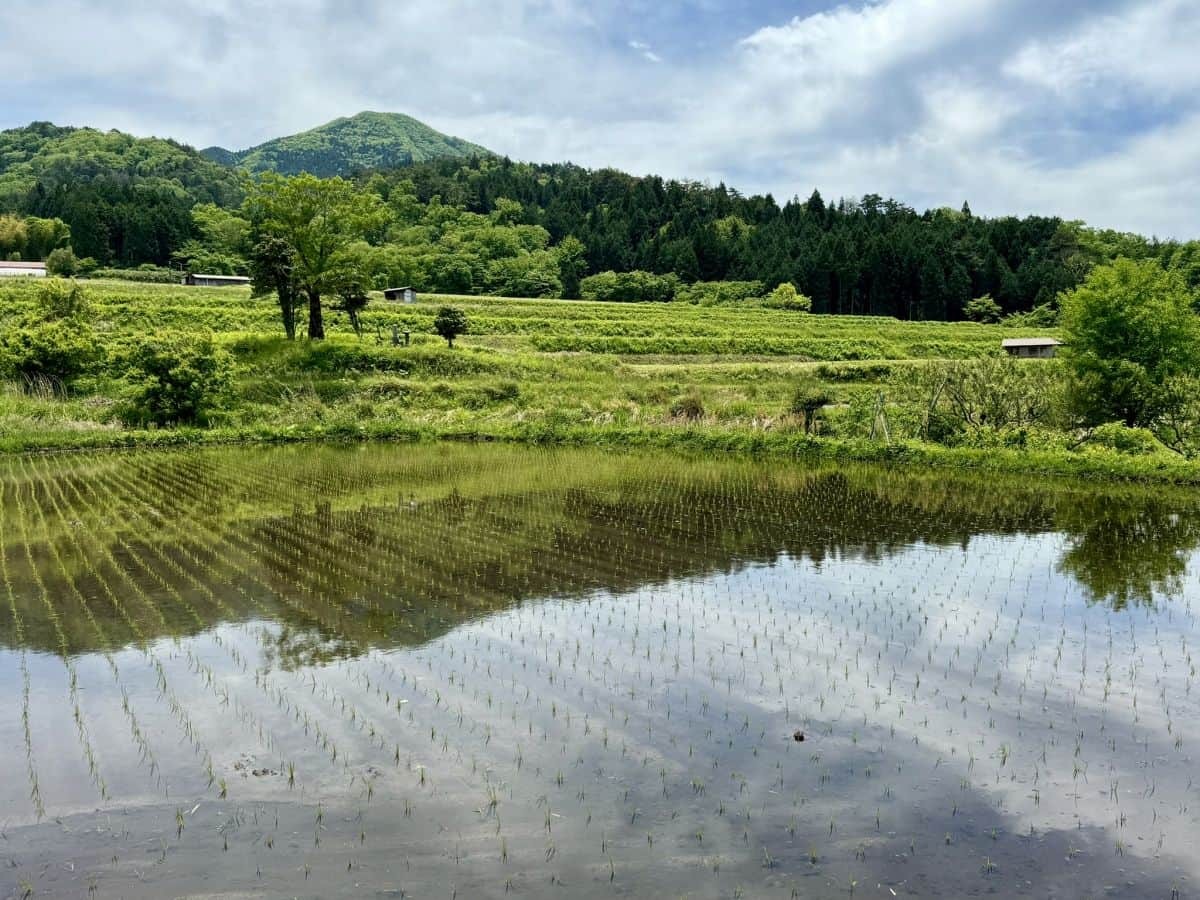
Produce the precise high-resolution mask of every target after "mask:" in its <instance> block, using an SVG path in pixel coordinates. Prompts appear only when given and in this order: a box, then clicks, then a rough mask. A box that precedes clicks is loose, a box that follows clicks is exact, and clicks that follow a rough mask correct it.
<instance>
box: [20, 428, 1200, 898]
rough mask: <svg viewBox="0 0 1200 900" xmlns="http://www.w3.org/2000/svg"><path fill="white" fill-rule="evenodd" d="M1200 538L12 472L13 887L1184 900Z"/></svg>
mask: <svg viewBox="0 0 1200 900" xmlns="http://www.w3.org/2000/svg"><path fill="white" fill-rule="evenodd" d="M1198 546H1200V497H1198V495H1197V494H1196V493H1194V492H1176V491H1169V490H1157V489H1156V490H1151V489H1137V488H1132V487H1119V486H1117V487H1113V486H1110V487H1095V486H1088V485H1083V484H1079V483H1071V482H1038V481H1036V480H1032V479H1028V478H1025V479H1019V480H1016V479H996V478H994V477H993V478H985V477H982V476H980V477H976V478H963V477H956V476H950V475H947V474H945V473H936V474H923V473H915V472H913V471H886V470H881V469H867V468H829V467H819V468H810V467H805V466H802V465H799V464H794V463H787V462H779V461H773V462H761V463H756V462H723V461H713V460H689V459H680V458H678V457H671V456H662V455H628V456H625V455H613V454H601V453H596V452H590V451H553V452H551V451H541V450H529V449H523V448H510V447H466V446H454V445H436V446H416V447H408V446H385V447H368V448H361V447H356V448H319V449H318V448H287V449H275V450H258V449H255V450H241V449H239V450H211V451H209V450H206V451H191V452H179V453H174V452H172V453H141V454H94V455H87V454H84V455H70V456H60V457H27V458H13V459H9V460H5V461H0V551H2V552H0V561H2V562H3V571H2V572H0V575H2V576H3V579H2V581H3V583H2V585H0V692H2V693H0V696H2V697H3V700H4V702H3V704H0V762H2V763H3V769H2V771H3V773H4V777H3V778H0V828H2V829H3V833H2V835H0V896H9V895H12V896H18V897H19V896H27V895H30V892H34V893H33V894H32V895H33V896H74V897H79V896H89V897H91V896H98V897H106V896H112V897H164V896H211V895H221V896H289V897H291V896H308V897H330V896H347V897H362V896H367V897H369V896H397V897H398V896H409V897H456V896H457V897H463V898H469V897H487V896H496V897H499V896H503V895H506V894H515V895H517V896H539V897H540V896H560V895H561V896H569V895H573V896H576V897H608V896H612V895H617V896H636V897H648V896H671V897H673V896H693V897H739V896H740V897H793V896H803V897H811V896H817V897H821V896H828V897H848V896H864V897H866V896H871V897H876V896H878V897H891V896H901V895H905V896H930V895H941V896H955V897H957V896H965V895H974V894H985V893H987V894H997V895H1000V896H1012V895H1029V896H1064V897H1075V896H1081V895H1097V894H1106V893H1107V894H1111V895H1113V896H1146V897H1172V896H1180V897H1187V896H1193V895H1195V893H1196V891H1197V889H1198V888H1197V877H1198V876H1200V860H1198V859H1197V855H1196V853H1195V847H1196V845H1197V843H1198V842H1200V796H1198V791H1200V788H1198V786H1197V785H1196V784H1195V783H1194V778H1195V777H1196V773H1197V771H1198V770H1200V767H1197V765H1196V761H1195V759H1194V754H1195V748H1196V747H1197V745H1198V744H1200V716H1198V713H1200V709H1198V697H1200V692H1198V691H1197V690H1196V688H1195V682H1196V661H1195V658H1194V654H1195V653H1196V648H1197V644H1198V642H1200V635H1198V631H1200V629H1198V626H1197V621H1196V613H1195V607H1196V605H1197V600H1198V599H1200V578H1198V575H1197V573H1198V571H1200V566H1198V565H1197V563H1198V561H1200V552H1198V550H1197V548H1198ZM800 736H802V737H803V740H797V737H800Z"/></svg>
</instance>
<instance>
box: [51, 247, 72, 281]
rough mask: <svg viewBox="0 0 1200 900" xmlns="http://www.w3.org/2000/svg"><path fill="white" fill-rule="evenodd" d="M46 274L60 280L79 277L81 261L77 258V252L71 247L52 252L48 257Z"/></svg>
mask: <svg viewBox="0 0 1200 900" xmlns="http://www.w3.org/2000/svg"><path fill="white" fill-rule="evenodd" d="M46 274H48V275H55V276H58V277H60V278H73V277H75V276H76V275H78V274H79V260H78V259H76V258H75V251H74V250H72V249H71V248H70V247H59V248H58V249H57V250H51V251H50V255H49V256H47V257H46Z"/></svg>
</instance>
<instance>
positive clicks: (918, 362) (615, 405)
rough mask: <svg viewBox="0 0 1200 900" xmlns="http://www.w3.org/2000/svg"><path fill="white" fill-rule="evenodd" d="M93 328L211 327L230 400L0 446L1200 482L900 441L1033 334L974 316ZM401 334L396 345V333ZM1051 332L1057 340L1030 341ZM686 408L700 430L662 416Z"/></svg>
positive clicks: (137, 302) (245, 319)
mask: <svg viewBox="0 0 1200 900" xmlns="http://www.w3.org/2000/svg"><path fill="white" fill-rule="evenodd" d="M89 287H90V291H91V295H92V300H93V306H94V311H93V314H92V316H91V319H92V321H93V322H94V324H95V327H96V329H97V331H98V333H99V334H100V335H101V339H102V341H104V342H105V343H106V344H109V345H112V346H116V345H119V344H121V343H123V342H126V341H128V340H130V339H135V338H137V337H139V336H142V335H148V334H157V333H162V332H164V331H179V332H212V333H214V334H215V336H216V339H217V342H218V344H219V345H221V346H222V347H224V348H225V349H226V350H228V351H229V352H230V353H231V354H232V355H233V357H234V359H235V361H236V378H235V382H234V385H233V387H232V389H231V392H230V395H229V396H228V397H226V398H225V400H224V401H223V403H222V408H221V409H220V410H219V411H218V412H217V413H216V414H215V415H214V416H213V421H212V423H211V425H210V427H208V428H205V429H195V428H189V429H159V430H136V429H131V428H128V427H125V426H123V425H121V424H119V423H118V422H117V421H116V417H115V413H114V408H115V406H116V401H117V397H118V395H119V393H120V391H121V389H122V384H121V381H120V380H119V376H120V374H121V373H119V372H109V373H107V374H106V375H105V376H104V377H98V378H96V379H94V380H92V381H91V382H89V383H85V384H83V385H81V386H80V388H79V390H77V392H76V394H75V395H73V396H72V397H70V398H67V399H63V398H57V397H53V396H31V395H30V394H29V393H28V392H27V391H24V390H22V389H21V388H19V387H18V386H16V385H8V386H6V387H5V388H4V389H3V391H0V451H9V452H12V451H28V450H43V449H65V448H80V447H105V446H163V445H175V444H190V443H219V442H242V441H302V440H333V439H340V440H346V439H353V440H360V439H365V438H375V439H392V440H395V439H407V440H413V439H472V440H506V441H538V442H558V443H572V444H598V445H603V446H658V447H678V448H684V447H687V448H693V449H700V450H705V451H709V452H722V453H727V452H737V453H766V454H777V455H798V454H802V455H807V456H819V457H831V458H839V459H842V458H844V459H858V460H880V461H888V462H911V463H915V464H919V465H933V466H958V467H967V468H983V469H995V470H1004V471H1046V472H1058V473H1076V474H1085V475H1089V476H1097V475H1099V476H1104V477H1116V478H1134V479H1139V480H1168V481H1177V482H1188V483H1200V467H1198V466H1195V465H1194V464H1189V463H1187V462H1184V461H1182V460H1179V459H1178V458H1176V457H1174V456H1172V455H1170V454H1168V453H1165V452H1164V453H1162V454H1155V455H1153V456H1150V457H1130V456H1122V455H1120V454H1117V453H1115V452H1111V451H1098V450H1091V451H1087V452H1073V451H1071V450H1069V449H1068V448H1069V447H1070V442H1069V441H1068V440H1067V438H1066V436H1065V435H1054V434H1049V433H1042V434H1034V435H1032V436H1031V437H1030V438H1029V439H1028V440H1024V439H1023V446H1021V447H1017V448H1006V447H1003V446H1000V447H997V448H985V449H965V448H961V447H959V448H950V447H942V446H938V445H930V444H920V443H917V442H915V441H913V440H912V439H911V437H912V434H911V429H909V430H908V431H906V430H905V423H904V415H903V414H902V413H903V411H902V410H897V411H896V413H895V415H894V416H893V422H892V433H891V437H892V438H893V440H891V441H883V440H875V441H871V440H868V439H867V438H868V433H869V424H870V423H869V422H865V421H864V419H863V415H864V413H863V410H864V409H867V408H868V407H869V406H870V405H871V404H872V403H874V402H875V398H876V397H877V396H878V395H879V394H880V392H881V391H888V390H890V387H889V384H890V382H891V381H892V380H894V379H897V378H902V377H903V375H904V373H906V372H908V371H910V370H912V369H913V368H914V367H920V366H924V365H927V364H928V362H929V361H930V360H935V359H947V358H953V359H963V358H971V357H979V356H985V355H998V354H999V353H1001V349H1000V343H1001V341H1002V340H1003V339H1004V338H1006V337H1011V336H1015V335H1032V334H1038V333H1039V332H1038V331H1036V330H1030V329H1009V328H1004V327H1001V326H984V325H976V324H971V323H939V322H926V323H913V322H900V321H897V320H894V319H882V318H867V317H853V316H812V315H806V314H801V313H795V312H789V311H784V310H774V309H768V308H762V307H756V306H744V307H732V306H716V307H714V306H709V307H705V306H692V305H689V304H685V303H673V304H630V303H595V302H585V301H561V300H519V299H506V298H494V297H432V296H424V297H422V298H421V299H420V301H419V302H418V303H416V304H413V305H410V306H405V305H401V304H391V303H387V302H386V301H383V300H382V299H381V298H378V297H377V298H375V299H374V300H373V302H372V304H371V306H370V307H369V308H368V310H367V312H366V314H365V315H364V316H363V319H364V322H365V332H366V333H365V334H364V336H363V338H362V339H358V338H356V337H355V336H354V335H353V334H352V333H351V332H350V331H349V327H348V323H347V322H346V321H345V320H344V317H342V316H340V315H339V314H337V313H333V312H330V314H329V322H328V328H329V331H330V336H329V339H328V340H326V341H325V342H320V343H310V342H308V341H306V340H298V341H296V342H288V341H287V340H285V339H284V338H283V336H282V334H281V328H280V327H279V325H278V323H277V311H276V308H275V306H274V303H273V301H272V300H271V299H270V298H265V299H258V300H255V299H251V298H250V297H249V296H248V292H247V291H246V290H244V289H205V288H189V287H182V286H177V285H153V284H132V283H117V282H103V281H99V282H91V283H90V284H89ZM35 289H36V286H35V285H32V284H28V283H22V284H4V285H0V309H2V310H4V313H2V314H0V316H5V315H8V316H16V315H19V314H21V313H22V312H23V311H25V310H27V309H29V308H31V307H32V303H33V296H34V293H33V292H34V290H35ZM449 303H452V304H455V305H458V306H460V307H462V308H463V309H464V310H465V311H466V312H467V314H468V316H469V317H470V320H471V332H470V334H468V335H466V336H465V337H463V338H461V339H460V341H459V343H458V345H456V348H455V349H454V350H449V349H448V348H447V347H446V346H445V342H444V341H442V340H441V339H440V338H438V337H437V336H436V335H434V334H432V321H433V317H434V315H435V314H436V311H437V309H438V308H439V307H440V306H442V305H445V304H449ZM393 326H395V327H396V328H397V329H399V330H400V331H408V332H410V341H411V343H410V345H409V346H400V347H394V346H392V344H391V338H390V335H391V330H392V328H393ZM1040 333H1042V334H1045V333H1048V332H1045V331H1043V332H1040ZM813 377H815V378H816V379H818V380H819V381H820V382H821V383H822V384H823V385H824V386H825V387H826V388H827V390H828V393H829V395H830V396H831V397H832V398H833V403H832V404H831V406H830V407H829V408H828V409H827V410H826V412H825V415H824V418H823V423H822V434H821V435H820V436H819V437H816V438H814V437H812V436H809V435H806V434H804V433H803V427H802V423H801V421H800V420H799V419H798V418H797V417H796V416H793V415H791V414H789V412H788V409H789V407H790V402H791V398H792V395H793V394H794V392H795V389H796V385H797V383H798V381H799V380H800V379H802V378H809V379H810V378H813ZM684 397H687V398H695V399H696V400H698V401H699V405H700V407H701V408H702V413H701V414H700V415H699V416H698V417H696V418H687V419H685V418H683V417H682V416H678V415H675V414H673V412H672V410H673V408H675V409H676V410H678V409H679V408H680V407H679V406H678V403H677V401H679V400H680V399H681V398H684Z"/></svg>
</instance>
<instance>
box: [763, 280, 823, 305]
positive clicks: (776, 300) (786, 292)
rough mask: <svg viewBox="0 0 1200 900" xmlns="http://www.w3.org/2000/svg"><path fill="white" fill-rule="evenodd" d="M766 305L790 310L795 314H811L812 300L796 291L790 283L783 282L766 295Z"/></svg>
mask: <svg viewBox="0 0 1200 900" xmlns="http://www.w3.org/2000/svg"><path fill="white" fill-rule="evenodd" d="M766 305H767V306H771V307H774V308H775V309H790V310H793V311H795V312H812V300H811V299H810V298H808V297H805V296H804V295H803V294H801V293H800V292H799V291H797V290H796V286H795V285H794V284H792V283H791V282H790V281H785V282H784V283H783V284H781V285H779V287H777V288H775V290H773V291H771V293H770V294H768V295H767V300H766Z"/></svg>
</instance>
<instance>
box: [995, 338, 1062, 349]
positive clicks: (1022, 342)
mask: <svg viewBox="0 0 1200 900" xmlns="http://www.w3.org/2000/svg"><path fill="white" fill-rule="evenodd" d="M1001 346H1002V347H1061V346H1062V341H1060V340H1059V339H1058V338H1048V337H1047V338H1008V339H1007V340H1005V341H1002V342H1001Z"/></svg>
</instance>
